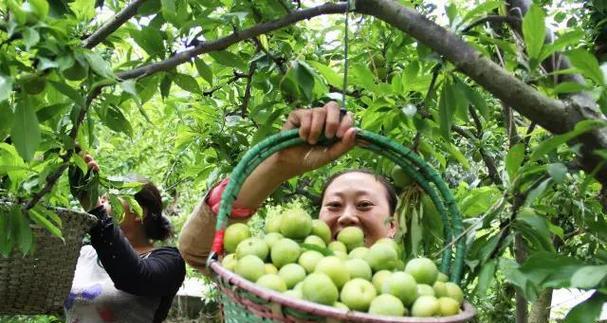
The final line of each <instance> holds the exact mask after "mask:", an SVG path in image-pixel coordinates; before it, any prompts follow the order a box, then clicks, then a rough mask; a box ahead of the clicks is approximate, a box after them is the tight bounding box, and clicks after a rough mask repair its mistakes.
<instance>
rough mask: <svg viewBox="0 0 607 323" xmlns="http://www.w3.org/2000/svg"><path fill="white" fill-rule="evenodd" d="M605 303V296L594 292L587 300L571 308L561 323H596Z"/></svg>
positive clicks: (606, 296)
mask: <svg viewBox="0 0 607 323" xmlns="http://www.w3.org/2000/svg"><path fill="white" fill-rule="evenodd" d="M606 301H607V295H605V294H602V293H601V292H599V291H595V292H594V293H593V294H592V296H590V298H589V299H587V300H586V301H584V302H583V303H580V304H578V305H577V306H575V307H574V308H572V309H571V310H570V311H569V313H567V316H566V317H565V320H564V321H563V323H587V322H596V320H597V319H598V318H599V315H600V314H601V310H602V308H603V303H605V302H606Z"/></svg>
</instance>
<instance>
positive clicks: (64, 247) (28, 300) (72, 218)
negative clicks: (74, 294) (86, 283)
mask: <svg viewBox="0 0 607 323" xmlns="http://www.w3.org/2000/svg"><path fill="white" fill-rule="evenodd" d="M13 206H14V204H12V203H10V202H2V201H0V216H6V215H7V214H8V212H10V209H11V208H12V207H13ZM53 211H54V212H55V213H56V214H57V215H58V216H59V218H60V219H61V222H62V232H63V237H64V240H65V241H62V240H61V239H59V238H57V237H55V236H53V235H51V234H50V233H49V232H48V231H47V230H45V229H43V228H41V227H40V226H37V225H32V230H33V233H34V239H35V243H36V248H35V250H34V252H33V253H30V254H28V255H26V256H23V255H22V254H21V253H19V252H17V251H15V252H13V253H12V254H11V255H10V256H9V257H7V258H5V257H3V256H0V314H6V315H15V314H23V315H31V314H57V313H61V311H62V310H63V301H64V300H65V298H66V297H67V295H68V294H69V292H70V288H71V286H72V280H73V278H74V271H75V270H76V262H77V261H78V256H79V254H80V247H81V246H82V238H83V236H84V234H85V233H86V232H88V230H89V229H90V228H91V227H92V226H93V225H94V224H95V223H96V221H97V219H96V218H95V217H94V216H93V215H90V214H88V213H83V212H77V211H73V210H68V209H62V208H54V209H53Z"/></svg>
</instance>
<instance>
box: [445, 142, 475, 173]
mask: <svg viewBox="0 0 607 323" xmlns="http://www.w3.org/2000/svg"><path fill="white" fill-rule="evenodd" d="M442 146H443V148H445V150H446V151H447V152H449V155H451V157H453V158H455V160H457V162H458V163H460V165H462V167H463V168H464V169H465V170H469V169H470V162H469V161H468V158H466V156H464V154H462V152H461V151H459V149H457V146H455V145H454V144H453V143H450V142H445V143H442Z"/></svg>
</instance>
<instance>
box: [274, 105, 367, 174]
mask: <svg viewBox="0 0 607 323" xmlns="http://www.w3.org/2000/svg"><path fill="white" fill-rule="evenodd" d="M352 125H353V120H352V115H351V114H350V113H348V114H346V115H344V116H343V118H341V119H340V109H339V106H338V105H337V103H335V102H333V101H331V102H329V103H327V104H325V105H324V106H323V107H321V108H313V109H299V110H295V111H293V112H291V114H289V117H288V118H287V121H286V122H285V124H284V126H283V130H288V129H293V128H299V136H300V137H301V138H302V139H303V140H305V141H306V142H307V143H308V145H303V146H296V147H292V148H289V149H285V150H282V151H280V152H278V153H276V154H275V156H273V158H270V159H269V160H268V162H270V163H276V164H277V167H278V168H280V169H282V170H283V171H284V172H285V175H286V178H284V179H285V180H286V179H288V178H291V177H293V176H297V175H301V174H303V173H305V172H307V171H310V170H313V169H317V168H319V167H321V166H323V165H325V164H327V163H329V162H331V161H333V160H335V159H337V158H339V157H340V156H341V155H343V154H345V153H346V152H348V151H349V150H350V149H352V147H354V144H355V139H356V129H355V128H354V127H353V126H352ZM322 134H324V136H325V137H326V138H327V139H332V138H337V139H338V140H337V141H336V142H335V143H334V144H332V145H331V146H328V147H327V146H316V143H318V140H319V139H320V137H321V135H322Z"/></svg>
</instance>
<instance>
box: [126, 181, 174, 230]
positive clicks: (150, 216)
mask: <svg viewBox="0 0 607 323" xmlns="http://www.w3.org/2000/svg"><path fill="white" fill-rule="evenodd" d="M135 200H137V202H138V203H139V205H141V208H143V212H144V215H143V227H144V229H145V234H146V236H147V237H148V238H149V239H152V240H166V239H168V238H169V237H170V236H171V235H172V233H173V230H172V228H171V223H170V222H169V220H168V219H167V218H166V217H164V216H163V215H162V197H161V196H160V191H159V190H158V188H157V187H156V186H155V185H154V184H152V183H151V182H149V181H144V185H143V186H142V187H141V190H139V192H137V193H136V194H135Z"/></svg>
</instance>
